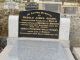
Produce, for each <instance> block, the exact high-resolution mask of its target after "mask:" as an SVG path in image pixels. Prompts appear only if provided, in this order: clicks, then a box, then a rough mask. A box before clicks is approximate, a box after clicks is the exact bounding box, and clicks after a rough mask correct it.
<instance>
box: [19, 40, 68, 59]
mask: <svg viewBox="0 0 80 60" xmlns="http://www.w3.org/2000/svg"><path fill="white" fill-rule="evenodd" d="M18 57H19V60H69V58H68V57H67V55H66V51H65V49H64V48H63V46H62V45H61V44H59V43H58V42H46V41H45V42H42V41H29V40H28V41H26V40H20V41H18Z"/></svg>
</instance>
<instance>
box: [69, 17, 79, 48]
mask: <svg viewBox="0 0 80 60" xmlns="http://www.w3.org/2000/svg"><path fill="white" fill-rule="evenodd" d="M70 41H71V46H75V47H80V17H72V18H71V30H70Z"/></svg>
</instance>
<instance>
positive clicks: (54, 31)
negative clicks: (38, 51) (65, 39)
mask: <svg viewBox="0 0 80 60" xmlns="http://www.w3.org/2000/svg"><path fill="white" fill-rule="evenodd" d="M59 24H60V14H58V13H54V12H50V11H45V10H32V11H22V12H20V14H19V37H37V38H54V39H58V38H59Z"/></svg>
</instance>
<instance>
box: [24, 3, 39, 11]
mask: <svg viewBox="0 0 80 60" xmlns="http://www.w3.org/2000/svg"><path fill="white" fill-rule="evenodd" d="M25 9H26V10H38V9H39V4H37V3H35V2H28V3H27V4H26V7H25Z"/></svg>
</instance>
